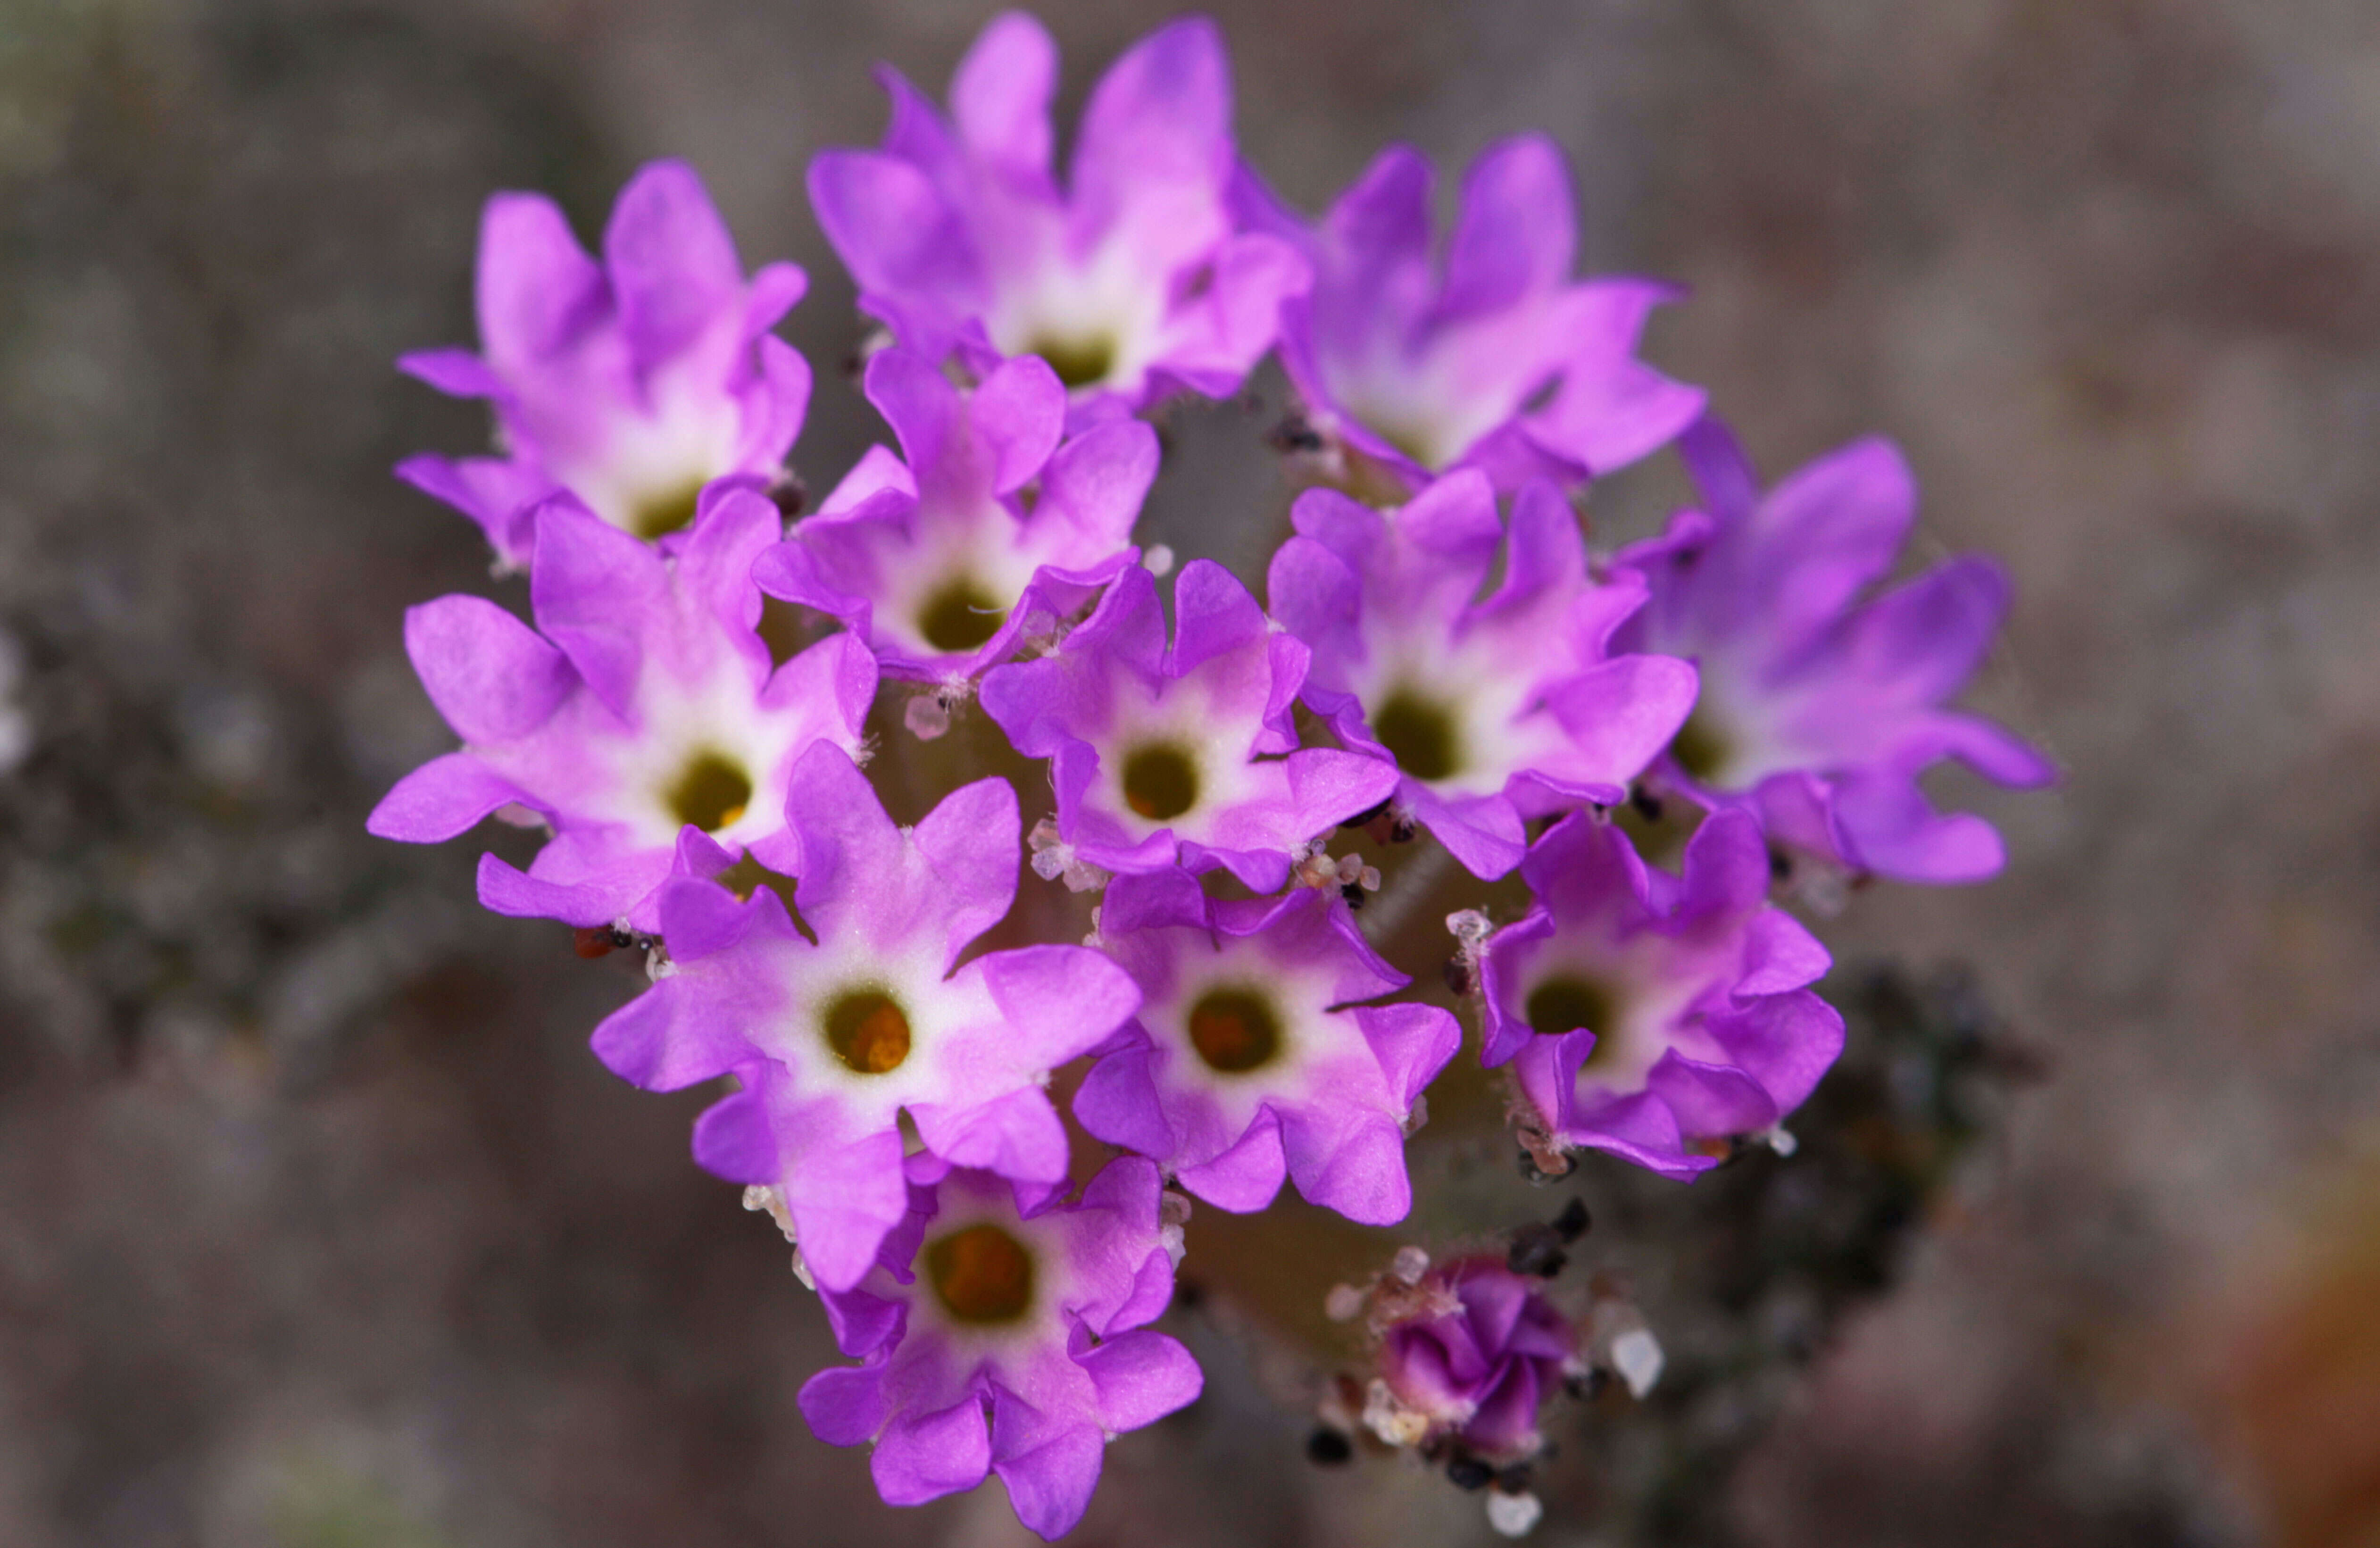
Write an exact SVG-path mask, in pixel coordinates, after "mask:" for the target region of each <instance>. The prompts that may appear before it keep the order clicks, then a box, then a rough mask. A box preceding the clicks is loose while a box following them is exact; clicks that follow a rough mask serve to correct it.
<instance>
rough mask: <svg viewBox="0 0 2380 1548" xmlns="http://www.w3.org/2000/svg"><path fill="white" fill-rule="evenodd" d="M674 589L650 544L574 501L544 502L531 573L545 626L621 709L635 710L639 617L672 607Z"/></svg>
mask: <svg viewBox="0 0 2380 1548" xmlns="http://www.w3.org/2000/svg"><path fill="white" fill-rule="evenodd" d="M668 589H669V581H668V577H667V572H666V571H665V570H664V569H663V567H662V561H661V559H660V558H659V556H658V555H655V554H654V552H653V551H652V550H651V549H650V548H649V547H647V546H646V545H645V544H644V543H642V542H638V541H637V539H635V538H633V537H630V536H629V535H628V534H627V533H625V532H623V531H621V530H619V529H618V528H616V527H613V526H611V525H610V524H608V523H606V522H604V521H603V520H601V518H597V517H596V516H595V515H594V514H593V513H591V512H589V511H588V510H587V509H586V508H585V507H583V506H579V505H577V504H576V503H575V502H572V501H567V500H554V501H549V502H547V503H546V504H545V505H543V506H540V507H539V509H538V513H537V562H536V564H535V566H534V567H532V568H531V569H530V571H529V601H530V605H531V606H532V607H533V608H534V609H535V610H536V613H537V624H538V628H539V629H540V631H541V632H542V633H543V634H544V635H545V637H546V638H547V639H549V640H553V642H554V643H555V644H557V645H559V646H561V647H562V650H563V653H564V654H565V655H567V656H568V657H569V658H570V662H571V664H572V665H574V666H576V667H577V669H578V675H579V676H582V677H584V678H585V679H586V680H587V686H588V687H589V689H592V690H593V691H594V693H595V696H596V697H597V698H599V699H601V701H603V702H604V704H605V705H606V706H608V707H609V708H610V709H611V710H612V712H613V713H614V714H618V715H621V716H624V717H625V716H626V715H628V714H630V713H632V711H633V705H634V703H635V698H636V689H637V672H638V670H639V668H640V666H641V664H642V660H643V655H642V649H641V646H640V644H639V632H638V629H637V621H638V619H639V618H640V617H643V616H648V615H651V616H661V615H662V614H664V613H665V611H666V609H667V607H668V600H667V598H668Z"/></svg>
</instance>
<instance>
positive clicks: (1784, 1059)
mask: <svg viewBox="0 0 2380 1548" xmlns="http://www.w3.org/2000/svg"><path fill="white" fill-rule="evenodd" d="M1521 874H1522V876H1523V877H1524V879H1526V881H1527V882H1528V884H1529V887H1530V890H1531V891H1532V892H1534V893H1535V894H1536V905H1535V907H1533V908H1531V909H1530V910H1529V912H1528V913H1527V915H1525V916H1524V918H1522V919H1521V920H1519V921H1518V922H1517V923H1514V924H1510V925H1507V926H1505V927H1504V928H1503V929H1501V930H1500V931H1498V932H1496V933H1495V934H1494V935H1492V936H1490V937H1488V942H1487V944H1486V945H1484V946H1483V947H1482V948H1481V950H1480V957H1479V961H1480V988H1481V992H1482V993H1483V995H1484V996H1485V998H1486V1000H1487V1047H1486V1049H1485V1051H1484V1052H1483V1054H1482V1055H1481V1057H1482V1059H1483V1060H1484V1061H1485V1062H1486V1063H1487V1064H1488V1065H1491V1066H1494V1065H1500V1064H1504V1063H1506V1062H1508V1061H1511V1062H1512V1063H1513V1065H1514V1073H1515V1075H1516V1076H1517V1077H1518V1079H1519V1082H1520V1087H1521V1091H1522V1094H1523V1095H1524V1097H1526V1098H1527V1100H1528V1102H1529V1103H1530V1104H1531V1105H1532V1106H1533V1107H1534V1108H1535V1109H1536V1115H1537V1116H1538V1118H1539V1119H1540V1120H1541V1121H1542V1123H1543V1125H1544V1128H1545V1132H1546V1134H1547V1136H1548V1138H1549V1139H1551V1140H1553V1142H1554V1143H1555V1144H1556V1145H1557V1146H1559V1147H1561V1148H1565V1149H1566V1148H1570V1147H1573V1146H1580V1145H1585V1146H1591V1147H1593V1148H1594V1149H1597V1150H1602V1151H1609V1152H1611V1153H1612V1154H1614V1155H1618V1156H1622V1157H1624V1158H1626V1159H1627V1160H1630V1161H1633V1162H1634V1163H1636V1164H1638V1165H1640V1166H1645V1167H1650V1168H1651V1169H1652V1170H1654V1171H1656V1172H1659V1173H1662V1174H1663V1175H1665V1176H1674V1177H1690V1176H1694V1174H1695V1173H1697V1172H1700V1171H1703V1170H1704V1169H1706V1167H1708V1166H1709V1165H1711V1164H1712V1163H1711V1159H1710V1157H1709V1156H1707V1155H1705V1154H1701V1153H1698V1152H1696V1151H1695V1150H1694V1149H1692V1148H1690V1143H1691V1142H1692V1141H1694V1140H1712V1139H1718V1138H1722V1137H1725V1136H1729V1135H1736V1134H1750V1133H1755V1132H1757V1131H1759V1130H1762V1129H1767V1128H1770V1127H1774V1126H1775V1125H1776V1124H1777V1122H1778V1120H1779V1119H1780V1118H1782V1117H1783V1116H1784V1115H1786V1114H1788V1113H1790V1112H1791V1111H1792V1110H1793V1109H1794V1108H1795V1107H1797V1106H1799V1105H1800V1104H1801V1103H1802V1099H1803V1098H1804V1097H1806V1096H1808V1095H1809V1094H1810V1091H1811V1088H1812V1087H1814V1086H1815V1085H1816V1084H1817V1083H1818V1078H1819V1077H1820V1076H1821V1075H1824V1074H1825V1073H1826V1072H1827V1069H1828V1067H1829V1066H1831V1065H1832V1064H1833V1063H1834V1062H1835V1056H1836V1055H1837V1054H1840V1053H1841V1052H1842V1046H1843V1018H1842V1017H1841V1016H1840V1015H1839V1014H1837V1013H1836V1011H1835V1009H1834V1007H1833V1006H1829V1005H1828V1004H1827V1003H1826V1002H1825V1001H1824V1000H1821V999H1819V998H1818V996H1817V995H1815V994H1814V993H1811V992H1810V991H1809V989H1808V988H1807V987H1805V986H1806V985H1808V984H1811V983H1814V982H1815V981H1817V979H1818V978H1819V976H1820V975H1822V974H1823V973H1825V972H1826V970H1827V968H1828V961H1829V959H1828V956H1827V950H1826V948H1825V947H1824V946H1821V945H1818V943H1817V942H1816V941H1815V939H1813V938H1812V936H1811V934H1810V932H1808V931H1806V930H1804V929H1803V928H1802V926H1801V925H1800V924H1799V923H1797V922H1795V921H1794V920H1793V919H1792V917H1791V915H1789V914H1787V913H1786V912H1785V911H1784V910H1782V909H1780V908H1773V907H1771V906H1770V905H1769V903H1768V901H1767V896H1768V851H1767V846H1766V845H1765V844H1764V843H1763V842H1762V840H1761V835H1760V825H1759V824H1758V823H1755V822H1754V821H1753V820H1752V818H1751V817H1750V816H1748V815H1746V814H1745V813H1743V812H1740V811H1723V812H1719V813H1718V814H1716V815H1714V816H1713V817H1711V818H1710V820H1709V821H1707V822H1706V823H1703V825H1702V826H1701V827H1700V828H1698V829H1697V830H1695V833H1694V837H1693V838H1691V839H1689V840H1688V841H1687V844H1686V852H1685V864H1684V873H1683V875H1682V876H1671V875H1670V874H1669V873H1668V872H1662V871H1655V870H1649V869H1647V868H1646V866H1645V862H1644V861H1643V860H1641V859H1638V858H1637V855H1636V851H1635V849H1634V848H1633V847H1632V846H1631V845H1630V844H1629V842H1628V838H1627V835H1625V834H1623V833H1622V832H1621V830H1620V829H1619V828H1618V827H1617V826H1614V825H1611V824H1609V823H1599V822H1597V821H1596V820H1595V818H1594V816H1593V815H1592V814H1591V813H1588V812H1578V813H1575V814H1573V815H1572V816H1570V817H1567V818H1564V819H1563V820H1562V821H1561V822H1560V823H1556V824H1555V825H1554V827H1553V828H1552V829H1551V830H1550V831H1549V832H1548V833H1547V835H1545V836H1544V837H1543V838H1541V839H1539V840H1537V842H1536V845H1535V846H1534V847H1532V848H1531V849H1530V850H1529V858H1528V859H1526V860H1525V861H1524V862H1523V863H1522V866H1521Z"/></svg>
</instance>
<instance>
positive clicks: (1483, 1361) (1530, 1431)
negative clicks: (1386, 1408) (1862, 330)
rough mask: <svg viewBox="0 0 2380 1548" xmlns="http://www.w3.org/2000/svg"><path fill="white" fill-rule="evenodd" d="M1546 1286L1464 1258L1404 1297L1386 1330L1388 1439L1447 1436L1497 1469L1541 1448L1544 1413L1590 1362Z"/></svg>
mask: <svg viewBox="0 0 2380 1548" xmlns="http://www.w3.org/2000/svg"><path fill="white" fill-rule="evenodd" d="M1541 1284H1542V1282H1540V1281H1533V1280H1528V1279H1524V1278H1523V1277H1521V1276H1520V1275H1519V1274H1514V1273H1512V1271H1511V1270H1510V1269H1508V1268H1506V1267H1505V1266H1504V1265H1503V1263H1501V1262H1498V1261H1497V1260H1496V1259H1494V1258H1485V1257H1480V1258H1458V1259H1456V1260H1454V1261H1453V1262H1446V1263H1440V1264H1438V1265H1436V1266H1434V1267H1432V1268H1431V1269H1430V1270H1429V1272H1428V1274H1427V1275H1425V1276H1424V1277H1423V1279H1422V1280H1421V1281H1420V1283H1419V1284H1418V1285H1416V1286H1414V1287H1413V1288H1412V1289H1411V1290H1406V1291H1402V1292H1401V1293H1400V1294H1399V1296H1398V1297H1397V1301H1398V1307H1399V1310H1400V1312H1401V1314H1400V1315H1397V1316H1396V1317H1395V1318H1394V1319H1393V1320H1391V1321H1390V1322H1389V1323H1388V1324H1387V1325H1386V1326H1385V1327H1384V1328H1382V1329H1381V1330H1380V1348H1379V1355H1378V1362H1379V1371H1380V1379H1381V1380H1382V1381H1383V1382H1384V1383H1386V1384H1387V1387H1388V1396H1389V1397H1390V1399H1391V1403H1392V1408H1391V1410H1390V1412H1391V1413H1392V1415H1393V1419H1392V1420H1391V1422H1390V1425H1389V1428H1390V1432H1391V1433H1394V1434H1399V1435H1400V1437H1402V1435H1403V1434H1404V1433H1410V1432H1411V1431H1412V1430H1415V1429H1419V1430H1421V1431H1422V1432H1423V1434H1424V1435H1425V1436H1428V1435H1432V1434H1435V1435H1442V1436H1446V1437H1449V1438H1451V1440H1453V1441H1454V1442H1456V1443H1457V1444H1460V1445H1461V1447H1462V1449H1463V1451H1464V1452H1466V1453H1468V1454H1470V1455H1472V1456H1475V1457H1480V1458H1482V1459H1484V1460H1487V1461H1490V1462H1499V1463H1503V1462H1523V1461H1526V1460H1528V1459H1529V1458H1530V1457H1535V1456H1536V1454H1537V1453H1538V1452H1539V1451H1541V1450H1543V1449H1544V1446H1545V1440H1544V1437H1543V1436H1542V1435H1540V1434H1539V1433H1538V1432H1537V1410H1538V1408H1540V1407H1541V1406H1543V1404H1544V1402H1545V1400H1546V1399H1547V1398H1548V1397H1550V1396H1553V1395H1554V1394H1555V1393H1558V1392H1560V1390H1561V1387H1562V1383H1563V1381H1564V1379H1565V1378H1566V1377H1567V1376H1569V1375H1571V1374H1573V1372H1574V1371H1575V1370H1576V1368H1578V1367H1579V1366H1581V1365H1582V1364H1583V1361H1582V1360H1581V1359H1580V1355H1581V1351H1580V1349H1579V1347H1578V1344H1579V1340H1578V1334H1577V1330H1576V1329H1574V1328H1573V1326H1572V1325H1571V1321H1570V1319H1569V1318H1568V1317H1565V1316H1563V1315H1562V1313H1561V1312H1560V1311H1559V1310H1556V1309H1555V1308H1554V1307H1553V1305H1552V1304H1551V1303H1550V1302H1548V1300H1547V1299H1546V1298H1545V1297H1544V1296H1543V1295H1542V1294H1541V1293H1540V1289H1541Z"/></svg>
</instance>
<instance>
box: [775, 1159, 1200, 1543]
mask: <svg viewBox="0 0 2380 1548" xmlns="http://www.w3.org/2000/svg"><path fill="white" fill-rule="evenodd" d="M933 1170H935V1169H934V1168H930V1167H929V1168H926V1169H925V1171H926V1172H927V1174H928V1175H929V1176H930V1175H931V1173H932V1172H933ZM912 1196H913V1198H914V1199H915V1201H916V1202H915V1204H914V1205H913V1207H912V1212H911V1213H909V1215H908V1216H907V1217H906V1219H905V1220H904V1221H903V1222H902V1225H901V1228H900V1229H899V1230H898V1231H897V1232H896V1233H894V1235H893V1237H892V1238H891V1239H890V1240H888V1241H887V1242H886V1244H885V1250H884V1252H883V1255H882V1257H881V1259H880V1262H879V1263H878V1265H877V1267H876V1268H875V1270H874V1272H873V1273H871V1274H869V1275H868V1278H867V1280H866V1281H865V1283H863V1284H861V1285H860V1286H858V1287H856V1288H855V1289H851V1290H848V1291H844V1292H835V1291H832V1290H830V1291H827V1292H826V1293H825V1295H824V1299H825V1302H826V1310H827V1317H828V1319H829V1321H830V1322H831V1323H832V1324H833V1327H834V1335H835V1342H836V1343H837V1344H838V1345H839V1346H840V1347H842V1349H843V1352H844V1354H846V1355H850V1356H854V1357H856V1358H858V1359H861V1360H863V1361H864V1363H863V1364H860V1365H858V1366H856V1367H851V1366H844V1367H837V1368H834V1369H832V1370H828V1371H820V1373H819V1374H818V1375H816V1376H813V1377H811V1378H810V1379H809V1381H808V1382H807V1383H805V1384H804V1386H803V1387H802V1391H801V1406H802V1415H803V1417H804V1418H806V1419H807V1420H809V1422H810V1428H811V1429H812V1430H814V1431H816V1432H818V1436H819V1438H820V1440H823V1441H825V1442H827V1443H829V1444H832V1445H858V1444H862V1443H863V1442H872V1443H873V1444H874V1445H875V1451H874V1454H873V1455H872V1456H870V1457H869V1458H868V1470H869V1471H870V1472H872V1473H873V1474H875V1477H876V1487H877V1490H878V1492H879V1493H881V1494H882V1495H883V1496H884V1499H885V1503H887V1504H888V1505H922V1504H924V1503H925V1502H926V1501H928V1500H932V1499H939V1498H940V1497H941V1496H942V1495H944V1494H951V1493H957V1492H958V1491H960V1490H962V1489H971V1488H973V1487H975V1486H976V1485H977V1484H978V1483H980V1482H982V1481H983V1480H984V1476H985V1474H987V1473H993V1472H996V1473H998V1474H999V1475H1000V1480H1001V1481H1002V1483H1003V1484H1005V1485H1007V1487H1008V1499H1009V1503H1010V1504H1011V1505H1014V1507H1015V1510H1016V1518H1017V1519H1018V1520H1020V1521H1022V1522H1024V1523H1025V1525H1026V1527H1028V1528H1030V1529H1031V1530H1034V1531H1035V1532H1037V1533H1038V1534H1040V1535H1041V1536H1042V1537H1044V1538H1055V1537H1058V1536H1059V1535H1061V1534H1062V1533H1063V1532H1065V1531H1066V1530H1069V1529H1070V1528H1072V1527H1073V1526H1074V1525H1075V1522H1077V1521H1079V1520H1081V1519H1082V1517H1083V1511H1084V1508H1085V1507H1086V1506H1087V1505H1089V1504H1090V1499H1091V1491H1092V1490H1093V1489H1094V1488H1095V1487H1097V1485H1098V1483H1099V1460H1100V1453H1101V1451H1102V1450H1103V1449H1104V1448H1105V1446H1106V1444H1107V1442H1108V1441H1110V1440H1111V1439H1112V1438H1114V1437H1115V1436H1117V1435H1120V1434H1122V1433H1123V1432H1125V1431H1128V1430H1137V1429H1139V1428H1140V1427H1141V1426H1143V1425H1145V1424H1150V1423H1153V1422H1155V1421H1156V1420H1160V1419H1162V1418H1164V1417H1165V1416H1166V1415H1167V1414H1170V1413H1172V1412H1173V1411H1174V1410H1175V1409H1177V1408H1183V1407H1184V1406H1185V1405H1187V1404H1188V1403H1190V1402H1191V1401H1192V1400H1193V1399H1195V1398H1196V1396H1198V1392H1199V1388H1200V1387H1201V1385H1202V1384H1203V1378H1202V1377H1201V1376H1200V1374H1199V1371H1198V1366H1197V1362H1196V1361H1195V1360H1193V1359H1191V1358H1190V1351H1189V1350H1187V1349H1185V1348H1184V1347H1182V1346H1181V1345H1180V1344H1179V1343H1176V1342H1175V1341H1174V1340H1173V1339H1172V1338H1169V1337H1167V1336H1166V1335H1163V1334H1161V1333H1156V1332H1152V1331H1149V1330H1148V1329H1147V1328H1146V1327H1144V1326H1143V1324H1145V1323H1149V1322H1152V1321H1154V1320H1155V1319H1156V1318H1157V1317H1158V1315H1159V1314H1160V1313H1161V1312H1163V1311H1164V1310H1165V1308H1166V1306H1167V1304H1168V1303H1169V1302H1170V1301H1171V1300H1172V1296H1173V1255H1172V1252H1171V1251H1169V1250H1168V1249H1169V1241H1170V1242H1171V1244H1172V1245H1178V1242H1179V1233H1178V1231H1170V1230H1169V1228H1168V1227H1166V1226H1165V1225H1163V1223H1162V1221H1161V1218H1160V1216H1161V1210H1160V1190H1159V1184H1158V1176H1157V1168H1156V1167H1154V1166H1152V1165H1150V1164H1148V1163H1147V1162H1146V1161H1141V1160H1138V1159H1136V1158H1134V1157H1124V1158H1122V1159H1119V1160H1116V1161H1112V1162H1111V1163H1109V1164H1108V1165H1107V1166H1106V1168H1105V1169H1104V1170H1102V1171H1101V1172H1100V1173H1099V1176H1096V1177H1094V1178H1092V1179H1091V1181H1090V1184H1089V1186H1088V1187H1087V1188H1084V1189H1083V1197H1082V1199H1081V1201H1080V1202H1077V1203H1071V1204H1059V1205H1057V1206H1056V1207H1054V1208H1052V1207H1047V1206H1045V1207H1042V1208H1039V1209H1034V1208H1030V1207H1027V1208H1026V1209H1024V1210H1022V1211H1021V1212H1020V1210H1019V1203H1020V1199H1019V1197H1018V1195H1017V1193H1015V1192H1013V1191H1012V1190H1011V1188H1010V1187H1009V1185H1007V1184H1006V1183H1004V1182H1002V1180H1001V1179H999V1178H997V1177H994V1176H989V1175H987V1174H985V1173H981V1172H951V1173H949V1174H948V1175H947V1176H943V1177H942V1178H941V1181H940V1183H939V1185H937V1186H932V1187H921V1188H914V1189H912ZM987 1417H988V1418H989V1422H988V1423H987Z"/></svg>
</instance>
